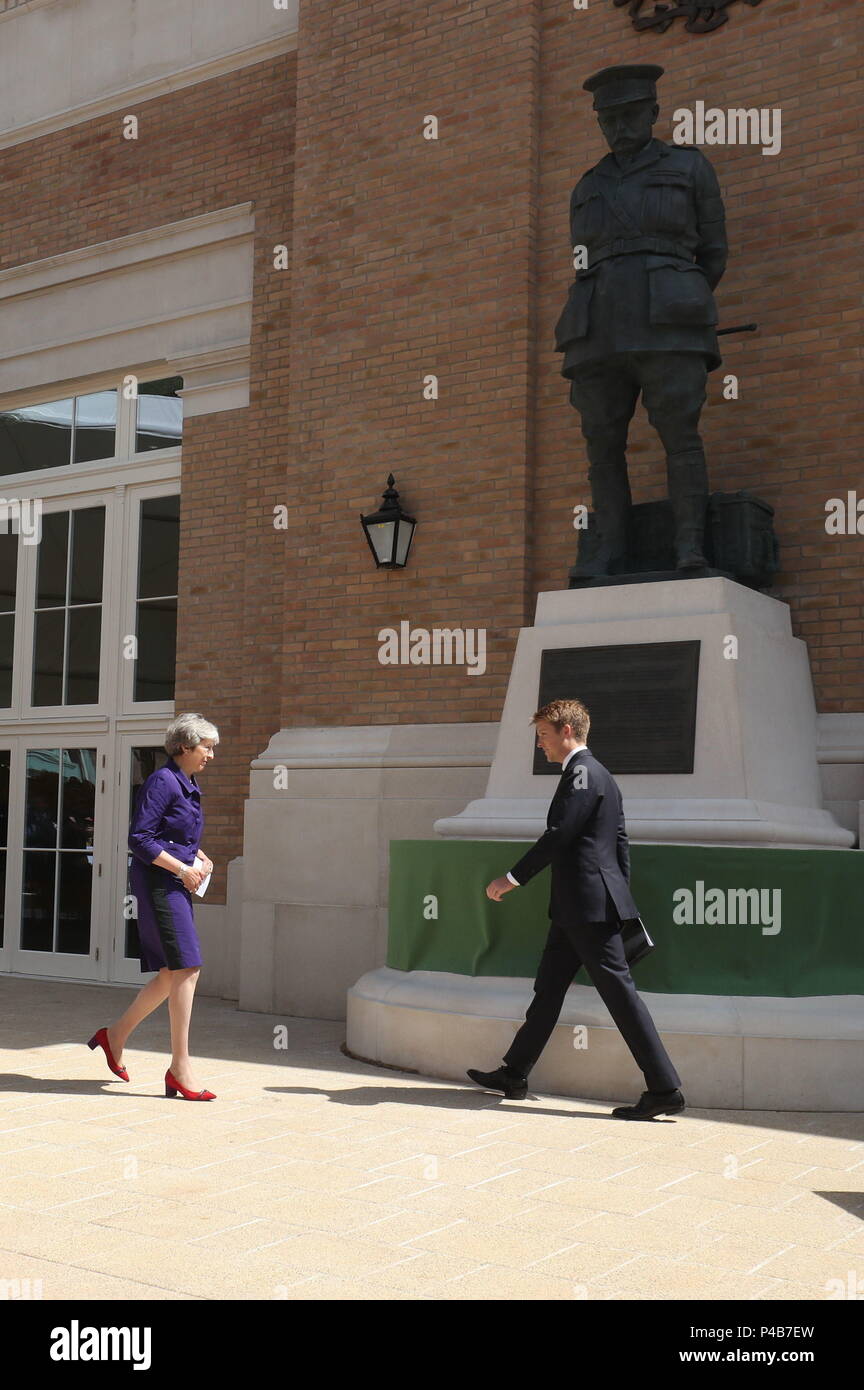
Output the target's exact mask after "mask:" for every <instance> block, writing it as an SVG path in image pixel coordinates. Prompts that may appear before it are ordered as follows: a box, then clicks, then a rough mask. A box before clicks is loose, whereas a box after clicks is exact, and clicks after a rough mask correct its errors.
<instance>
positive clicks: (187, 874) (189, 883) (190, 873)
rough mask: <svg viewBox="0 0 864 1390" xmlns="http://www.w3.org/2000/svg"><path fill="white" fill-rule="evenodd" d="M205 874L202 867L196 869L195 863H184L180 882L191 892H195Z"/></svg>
mask: <svg viewBox="0 0 864 1390" xmlns="http://www.w3.org/2000/svg"><path fill="white" fill-rule="evenodd" d="M203 878H204V875H203V874H202V872H201V870H200V869H196V868H195V866H194V865H193V864H184V865H183V868H182V870H181V873H180V882H181V883H182V884H183V887H184V888H187V889H188V890H189V892H190V893H194V892H195V890H196V888H198V887H199V885H200V883H201V881H202V879H203Z"/></svg>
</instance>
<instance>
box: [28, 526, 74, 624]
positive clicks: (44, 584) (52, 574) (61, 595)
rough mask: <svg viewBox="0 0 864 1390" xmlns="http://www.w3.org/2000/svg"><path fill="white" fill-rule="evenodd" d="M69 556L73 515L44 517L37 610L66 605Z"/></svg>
mask: <svg viewBox="0 0 864 1390" xmlns="http://www.w3.org/2000/svg"><path fill="white" fill-rule="evenodd" d="M68 554H69V513H68V512H48V513H46V514H45V515H43V517H42V539H41V541H40V542H39V566H38V570H39V573H38V578H37V581H36V607H37V608H56V607H58V605H61V604H64V603H65V602H66V569H67V562H68Z"/></svg>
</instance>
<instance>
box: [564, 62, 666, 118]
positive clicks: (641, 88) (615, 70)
mask: <svg viewBox="0 0 864 1390" xmlns="http://www.w3.org/2000/svg"><path fill="white" fill-rule="evenodd" d="M664 71H665V69H664V68H661V67H660V66H659V65H658V64H657V63H618V64H617V65H616V66H615V67H611V68H601V69H600V71H599V72H595V73H594V74H593V76H591V77H589V78H588V80H587V81H586V82H583V83H582V86H583V88H584V89H585V91H586V92H593V93H594V110H595V111H602V110H603V109H604V108H605V107H607V106H623V105H624V103H625V102H628V101H645V100H656V98H657V85H656V84H657V79H658V78H659V77H662V76H663V73H664Z"/></svg>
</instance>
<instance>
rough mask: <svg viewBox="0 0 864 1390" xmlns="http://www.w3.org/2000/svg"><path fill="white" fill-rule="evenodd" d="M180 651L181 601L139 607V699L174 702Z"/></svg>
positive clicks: (153, 603)
mask: <svg viewBox="0 0 864 1390" xmlns="http://www.w3.org/2000/svg"><path fill="white" fill-rule="evenodd" d="M176 649H177V600H176V599H155V600H151V601H150V602H149V603H139V605H138V660H137V661H136V663H135V694H134V696H133V699H135V700H173V699H174V664H175V655H176Z"/></svg>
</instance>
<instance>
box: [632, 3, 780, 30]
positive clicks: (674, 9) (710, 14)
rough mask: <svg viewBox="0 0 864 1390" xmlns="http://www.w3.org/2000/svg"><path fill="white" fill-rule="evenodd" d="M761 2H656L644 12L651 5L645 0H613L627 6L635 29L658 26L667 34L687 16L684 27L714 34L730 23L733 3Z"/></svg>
mask: <svg viewBox="0 0 864 1390" xmlns="http://www.w3.org/2000/svg"><path fill="white" fill-rule="evenodd" d="M648 3H649V4H650V0H648ZM761 3H762V0H716V3H714V4H712V5H705V4H701V3H700V2H699V0H678V3H675V4H667V5H661V4H655V5H654V10H653V12H652V13H651V14H642V13H641V11H642V10H643V8H647V6H646V5H645V0H613V4H614V5H615V7H616V9H619V10H620V9H623V7H624V6H625V5H626V6H627V13H628V14H629V15H630V17H631V19H632V20H633V28H634V29H636V30H639V31H641V30H643V29H654V30H656V32H657V33H658V34H665V32H666V30H667V29H669V28H671V26H672V25H673V24H674V23H675V20H676V19H684V20H686V23H685V25H684V28H685V29H687V30H688V32H689V33H691V34H710V33H712V32H713V30H715V29H719V28H720V27H721V25H723V24H725V23H726V21H727V20H728V18H729V15H728V14H727V11H728V10H729V9H730V8H731V6H732V5H737V4H744V5H749V6H750V8H751V9H752V8H753V7H754V6H756V5H761Z"/></svg>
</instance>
